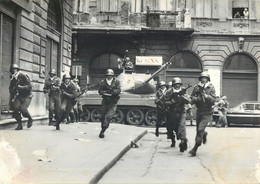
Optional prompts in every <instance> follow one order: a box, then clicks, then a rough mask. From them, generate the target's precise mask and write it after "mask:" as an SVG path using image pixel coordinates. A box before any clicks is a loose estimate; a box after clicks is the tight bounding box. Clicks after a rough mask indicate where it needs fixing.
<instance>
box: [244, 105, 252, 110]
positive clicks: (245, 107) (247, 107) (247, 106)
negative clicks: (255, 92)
mask: <svg viewBox="0 0 260 184" xmlns="http://www.w3.org/2000/svg"><path fill="white" fill-rule="evenodd" d="M243 107H244V109H245V110H254V104H244V105H243Z"/></svg>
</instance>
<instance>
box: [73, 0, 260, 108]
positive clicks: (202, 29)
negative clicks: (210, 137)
mask: <svg viewBox="0 0 260 184" xmlns="http://www.w3.org/2000/svg"><path fill="white" fill-rule="evenodd" d="M73 3H74V4H73V8H74V10H73V33H72V38H73V44H72V45H73V47H72V65H74V66H80V68H82V72H80V79H81V80H80V82H81V85H83V86H84V85H86V84H87V83H88V84H93V83H96V82H98V81H100V79H101V78H102V77H103V74H104V72H105V70H106V69H107V68H112V69H114V70H115V72H116V74H119V73H120V72H122V70H120V69H118V59H119V58H122V57H123V56H124V54H125V50H128V56H129V57H130V59H131V60H132V61H135V57H136V56H162V57H163V62H164V63H165V62H171V63H172V64H171V65H170V66H169V67H168V68H167V69H166V70H164V71H162V72H160V73H159V76H157V77H156V80H165V81H166V82H169V81H171V80H172V78H173V77H175V76H179V77H181V78H182V80H183V83H184V85H187V84H188V83H191V84H193V85H194V84H196V83H197V82H198V77H199V75H200V73H201V72H202V71H208V72H209V73H210V75H211V82H212V83H213V84H214V85H215V87H216V90H217V95H218V96H221V95H226V96H227V97H228V100H229V102H230V106H231V107H233V106H235V105H237V104H238V103H240V102H242V101H256V100H258V101H259V99H260V93H259V91H260V85H259V84H258V83H259V80H260V73H259V72H260V71H259V64H260V52H259V47H260V29H259V28H260V13H259V11H257V10H259V9H260V0H255V1H251V0H233V1H231V0H221V1H220V0H195V1H194V0H100V1H97V0H75V1H74V2H73ZM157 69H158V67H154V66H135V70H136V72H137V73H144V72H150V73H153V72H154V71H156V70H157ZM188 93H189V91H188Z"/></svg>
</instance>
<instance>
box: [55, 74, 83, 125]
mask: <svg viewBox="0 0 260 184" xmlns="http://www.w3.org/2000/svg"><path fill="white" fill-rule="evenodd" d="M60 90H61V109H60V111H61V112H60V118H59V119H58V121H57V122H56V130H60V123H61V122H62V121H64V119H65V118H67V117H68V115H69V113H70V112H71V110H72V108H73V107H74V105H75V104H76V102H77V97H78V96H79V92H78V90H77V86H76V85H75V84H74V83H73V82H71V76H70V74H67V73H66V74H64V75H63V81H62V83H61V86H60Z"/></svg>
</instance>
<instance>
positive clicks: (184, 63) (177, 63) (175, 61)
mask: <svg viewBox="0 0 260 184" xmlns="http://www.w3.org/2000/svg"><path fill="white" fill-rule="evenodd" d="M170 62H171V63H172V64H171V65H170V66H169V68H173V69H193V70H194V69H198V70H200V71H201V64H200V61H199V59H198V58H197V57H195V56H194V55H193V54H191V53H189V52H179V53H177V54H175V55H174V56H173V57H172V58H171V59H170Z"/></svg>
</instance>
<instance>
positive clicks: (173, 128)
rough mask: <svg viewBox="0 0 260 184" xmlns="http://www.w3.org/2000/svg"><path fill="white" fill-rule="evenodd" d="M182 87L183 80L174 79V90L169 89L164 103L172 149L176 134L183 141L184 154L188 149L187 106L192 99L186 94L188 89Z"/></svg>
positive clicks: (180, 146) (182, 150) (181, 144)
mask: <svg viewBox="0 0 260 184" xmlns="http://www.w3.org/2000/svg"><path fill="white" fill-rule="evenodd" d="M181 86H182V81H181V79H180V78H179V77H174V78H173V80H172V88H169V89H168V90H167V91H166V93H165V95H164V97H163V101H164V103H165V104H166V106H167V107H166V108H167V111H166V128H167V133H168V136H169V138H170V139H171V140H172V144H171V147H175V143H176V142H175V135H174V132H175V133H176V135H177V140H179V139H180V140H181V142H180V144H179V148H180V152H184V151H185V150H187V147H188V145H187V141H188V140H187V137H186V112H185V104H189V103H190V97H189V95H187V94H185V93H186V89H185V88H182V87H181Z"/></svg>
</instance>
